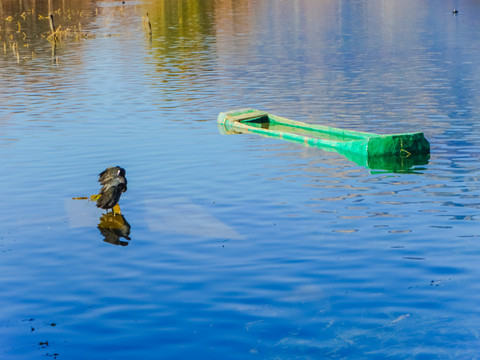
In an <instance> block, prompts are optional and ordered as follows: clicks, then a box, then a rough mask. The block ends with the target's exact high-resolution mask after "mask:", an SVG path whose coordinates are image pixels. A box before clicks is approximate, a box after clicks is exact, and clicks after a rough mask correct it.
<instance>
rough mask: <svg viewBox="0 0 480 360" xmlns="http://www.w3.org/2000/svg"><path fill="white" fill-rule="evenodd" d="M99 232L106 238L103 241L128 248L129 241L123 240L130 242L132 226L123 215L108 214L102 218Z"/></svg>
mask: <svg viewBox="0 0 480 360" xmlns="http://www.w3.org/2000/svg"><path fill="white" fill-rule="evenodd" d="M97 228H98V230H100V233H101V234H102V236H103V237H104V239H103V241H105V242H107V243H109V244H113V245H121V246H127V245H128V244H129V242H128V241H123V240H121V238H124V239H126V240H130V237H129V235H130V228H131V226H130V224H129V223H128V222H127V220H126V219H125V217H124V216H123V215H122V214H115V213H108V214H103V215H102V216H101V217H100V223H99V224H98V226H97Z"/></svg>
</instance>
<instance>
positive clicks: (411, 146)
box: [217, 109, 430, 173]
mask: <svg viewBox="0 0 480 360" xmlns="http://www.w3.org/2000/svg"><path fill="white" fill-rule="evenodd" d="M217 123H218V127H219V130H220V132H221V133H222V134H224V135H231V134H243V133H254V134H258V135H262V136H265V137H272V138H277V139H282V140H286V141H292V142H296V143H300V144H302V145H304V146H310V147H316V148H319V149H322V150H325V151H331V152H336V153H338V154H340V155H343V156H345V157H346V158H347V159H348V160H350V161H353V162H354V163H356V164H358V165H360V166H365V167H367V168H369V169H371V170H372V172H377V171H378V172H394V173H412V172H415V171H418V170H419V169H418V168H417V169H415V168H414V166H418V165H426V164H428V161H429V159H430V144H429V142H428V140H427V139H425V137H424V135H423V133H420V132H416V133H407V134H387V135H379V134H373V133H366V132H360V131H353V130H345V129H338V128H333V127H328V126H323V125H317V124H306V123H302V122H299V121H294V120H290V119H286V118H283V117H280V116H276V115H272V114H269V113H266V112H264V111H259V110H255V109H238V110H232V111H229V112H224V113H220V114H219V116H218V120H217Z"/></svg>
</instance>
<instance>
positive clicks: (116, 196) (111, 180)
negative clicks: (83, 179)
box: [97, 166, 127, 211]
mask: <svg viewBox="0 0 480 360" xmlns="http://www.w3.org/2000/svg"><path fill="white" fill-rule="evenodd" d="M98 181H99V182H100V184H101V185H102V188H101V189H100V193H99V195H100V197H99V198H98V199H97V207H99V208H102V209H105V210H107V211H108V209H112V208H113V207H114V206H115V205H117V204H118V201H119V200H120V196H121V195H122V193H124V192H125V191H127V179H126V177H125V169H123V168H121V167H120V166H114V167H109V168H107V169H105V170H104V171H102V172H101V173H100V174H98Z"/></svg>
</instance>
